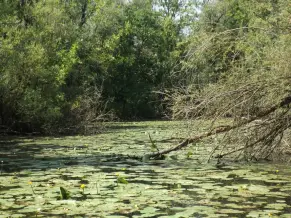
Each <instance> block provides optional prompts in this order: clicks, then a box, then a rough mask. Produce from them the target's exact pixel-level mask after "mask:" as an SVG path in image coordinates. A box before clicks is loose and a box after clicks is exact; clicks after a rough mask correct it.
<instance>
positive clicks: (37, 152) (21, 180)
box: [0, 122, 291, 218]
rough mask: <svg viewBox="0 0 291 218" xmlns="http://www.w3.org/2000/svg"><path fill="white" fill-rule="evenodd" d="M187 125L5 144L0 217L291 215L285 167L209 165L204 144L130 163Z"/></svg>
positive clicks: (117, 128) (290, 178)
mask: <svg viewBox="0 0 291 218" xmlns="http://www.w3.org/2000/svg"><path fill="white" fill-rule="evenodd" d="M184 127H185V126H183V124H181V123H177V122H142V123H116V124H114V123H112V124H110V125H109V126H108V128H107V130H106V131H105V132H104V133H102V134H98V135H94V136H74V137H59V138H53V137H38V138H23V137H17V138H10V139H9V138H6V139H3V140H1V144H0V164H1V166H0V167H1V175H0V217H177V218H178V217H181V218H182V217H291V215H290V214H291V168H290V167H289V166H288V165H287V164H286V165H284V164H274V163H268V162H266V163H247V164H246V163H244V164H243V163H236V164H235V163H229V164H226V165H224V166H220V167H217V166H215V164H214V163H209V164H204V162H202V161H203V160H204V159H205V158H207V155H208V154H209V153H210V151H211V148H210V147H209V146H208V145H207V144H202V143H200V144H196V145H192V146H190V147H189V148H188V149H186V150H183V151H179V152H176V153H173V154H170V155H169V156H167V158H166V159H165V160H153V161H137V160H133V159H129V158H127V155H133V154H136V155H142V154H143V153H145V152H149V151H150V150H151V149H152V148H151V147H152V146H151V143H152V142H151V141H150V140H149V134H150V135H151V138H152V140H153V141H154V142H155V144H156V145H157V146H158V147H160V148H167V147H169V146H171V145H174V144H175V143H177V142H178V141H179V138H181V137H183V136H186V135H187V133H186V132H184V131H183V128H184ZM183 134H184V135H183Z"/></svg>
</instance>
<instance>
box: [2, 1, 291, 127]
mask: <svg viewBox="0 0 291 218" xmlns="http://www.w3.org/2000/svg"><path fill="white" fill-rule="evenodd" d="M290 4H291V1H289V0H285V1H283V0H267V1H263V2H258V1H255V0H250V1H243V0H217V1H215V0H209V1H199V0H197V1H195V0H191V1H190V0H132V1H122V0H116V1H110V0H78V1H77V0H45V1H41V0H18V1H8V0H0V25H1V28H0V60H1V61H0V73H1V74H0V124H1V126H5V127H7V128H9V129H11V130H15V131H19V132H21V131H24V132H46V133H50V132H54V131H60V129H65V128H70V127H76V129H78V128H79V127H82V125H86V124H88V123H94V122H97V121H100V120H111V119H113V118H114V119H120V120H130V119H160V118H163V117H164V116H165V114H166V115H168V116H172V117H173V118H177V119H181V118H191V117H197V116H201V115H202V114H205V115H207V116H208V117H211V116H214V114H215V116H217V115H218V114H217V113H218V112H219V111H220V112H219V115H220V116H232V117H234V116H237V117H243V116H247V115H256V113H257V112H260V110H263V109H265V108H267V107H269V106H270V105H272V104H273V103H276V102H279V101H281V100H282V99H283V98H285V97H286V96H288V93H289V91H290V89H288V85H290V82H289V80H287V79H286V78H287V77H286V74H288V73H289V70H288V69H289V68H288V67H289V62H290V61H289V59H288V57H289V56H290V54H291V53H290V52H289V50H290V49H291V37H290V29H291V16H290V10H291V9H289V8H291V7H290ZM261 78H264V81H261V80H260V79H261ZM278 81H280V82H278ZM252 82H253V83H256V82H257V83H256V84H261V85H260V87H261V90H260V89H258V90H257V89H256V88H254V87H252V86H251V85H250V86H248V84H250V83H252ZM238 83H239V84H245V85H246V87H248V88H249V89H242V90H241V91H236V92H234V91H233V90H232V89H233V88H237V87H239V85H238ZM273 83H274V84H273ZM255 87H257V86H255ZM231 90H232V91H233V92H232V91H231ZM222 91H224V92H228V91H229V93H232V94H230V95H228V96H227V95H223V96H225V99H220V100H219V98H218V97H216V98H215V99H211V98H210V97H209V96H213V94H214V93H220V92H222ZM251 93H255V94H251ZM206 96H207V97H209V98H207V99H208V101H206V100H205V97H206ZM221 96H222V95H221ZM241 99H244V100H243V101H240V100H241ZM201 102H204V103H206V102H207V104H203V105H201ZM238 102H243V103H238ZM206 105H207V106H206ZM197 106H199V108H197ZM209 108H211V109H212V110H208V109H209ZM221 108H223V111H222V110H220V109H221Z"/></svg>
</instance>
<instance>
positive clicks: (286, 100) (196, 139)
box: [145, 96, 291, 159]
mask: <svg viewBox="0 0 291 218" xmlns="http://www.w3.org/2000/svg"><path fill="white" fill-rule="evenodd" d="M290 103H291V96H287V97H286V98H284V99H283V100H282V101H281V102H280V103H279V104H276V105H274V106H273V107H271V108H269V109H268V110H265V111H262V112H261V113H259V114H257V115H256V116H254V117H252V118H249V119H246V120H245V121H243V122H240V123H238V124H236V125H232V126H231V125H229V126H219V127H216V128H214V129H212V130H210V131H209V132H206V133H203V134H200V135H197V136H195V137H192V138H188V139H185V140H184V141H183V142H181V143H180V144H178V145H177V146H174V147H171V148H169V149H164V150H161V151H157V152H153V153H149V154H146V155H145V156H147V158H149V159H150V158H153V159H154V158H158V157H161V156H163V155H165V154H168V153H171V152H173V151H178V150H181V149H182V148H185V147H187V146H188V145H189V144H192V143H197V142H199V141H201V140H202V139H204V138H207V137H209V136H212V135H215V134H221V133H226V132H229V131H230V130H233V129H237V128H239V127H242V126H245V125H247V124H249V123H251V122H253V121H254V120H257V119H260V118H263V117H265V116H267V115H269V114H271V113H273V112H275V111H276V110H277V109H279V108H283V107H285V106H287V105H289V104H290ZM259 141H261V140H259ZM241 149H242V148H240V149H237V150H234V151H232V152H229V153H228V154H231V153H234V152H237V151H240V150H241ZM225 155H227V154H223V155H222V156H221V157H223V156H225ZM221 157H218V158H221Z"/></svg>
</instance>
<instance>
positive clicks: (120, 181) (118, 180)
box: [116, 173, 128, 184]
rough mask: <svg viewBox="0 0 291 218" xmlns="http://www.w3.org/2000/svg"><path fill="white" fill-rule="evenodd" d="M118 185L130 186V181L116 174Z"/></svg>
mask: <svg viewBox="0 0 291 218" xmlns="http://www.w3.org/2000/svg"><path fill="white" fill-rule="evenodd" d="M116 177H117V178H116V183H117V184H119V183H120V184H128V181H127V180H126V178H125V176H121V175H120V174H119V173H117V174H116Z"/></svg>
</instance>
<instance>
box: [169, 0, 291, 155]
mask: <svg viewBox="0 0 291 218" xmlns="http://www.w3.org/2000/svg"><path fill="white" fill-rule="evenodd" d="M290 4H291V1H286V0H284V1H283V0H268V1H264V2H258V1H243V0H224V1H213V2H211V3H209V4H207V6H206V7H205V8H204V10H203V11H202V14H201V16H200V20H199V22H197V24H196V25H195V30H196V31H195V32H194V34H193V35H192V36H191V37H192V38H191V39H189V41H190V42H191V43H190V46H189V51H188V53H187V57H186V58H185V59H184V60H183V73H184V75H185V78H187V79H186V80H185V82H184V87H183V89H179V91H178V92H177V93H176V95H174V105H173V108H172V109H173V115H174V117H176V118H187V119H189V118H190V119H193V118H194V119H195V118H197V117H199V118H202V117H203V118H207V119H208V118H214V121H215V120H220V119H221V118H225V117H230V118H232V121H233V122H232V123H231V125H230V126H229V127H226V128H225V127H224V128H220V129H217V131H218V132H227V133H228V134H227V135H226V136H227V137H224V139H227V140H225V142H224V143H221V144H219V146H217V147H216V148H215V149H222V154H221V157H222V156H224V155H227V154H232V153H235V152H237V153H238V156H240V155H241V156H245V157H246V158H247V159H258V158H269V157H270V156H271V155H272V154H273V153H274V151H275V150H277V151H279V152H282V151H283V152H285V151H287V150H289V148H288V147H289V145H288V141H289V139H288V138H289V137H290V134H289V131H288V130H289V128H290V118H291V117H290V116H291V113H290V112H291V111H290V103H291V95H290V88H291V87H290V76H291V65H290V59H289V57H290V51H291V38H290V28H291V22H290V21H291V10H290ZM222 130H225V131H222ZM226 130H227V131H226ZM214 133H215V131H214ZM227 143H229V144H230V145H233V144H235V145H236V148H235V149H234V150H233V151H229V150H228V149H227V148H228V146H226V145H227ZM282 145H283V146H285V147H284V148H283V149H282V147H281V146H282ZM288 152H289V151H288Z"/></svg>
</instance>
